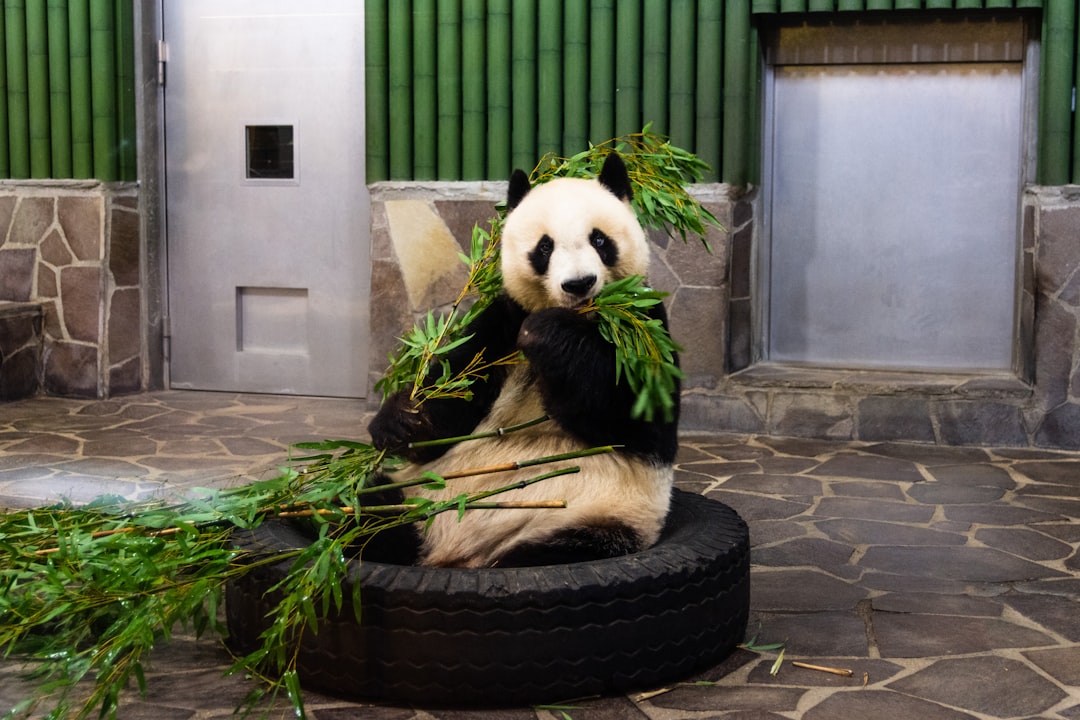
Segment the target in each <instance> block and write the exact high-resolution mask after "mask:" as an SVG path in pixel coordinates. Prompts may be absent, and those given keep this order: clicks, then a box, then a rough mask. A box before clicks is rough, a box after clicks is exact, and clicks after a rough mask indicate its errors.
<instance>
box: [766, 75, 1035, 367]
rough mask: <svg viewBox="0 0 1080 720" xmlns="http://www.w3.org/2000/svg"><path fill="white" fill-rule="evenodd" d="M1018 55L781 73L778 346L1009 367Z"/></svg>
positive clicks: (775, 138) (850, 360)
mask: <svg viewBox="0 0 1080 720" xmlns="http://www.w3.org/2000/svg"><path fill="white" fill-rule="evenodd" d="M1021 81H1022V76H1021V65H1020V64H1019V63H978V64H976V63H956V64H924V65H809V66H793V67H777V68H776V69H775V71H774V73H773V76H772V88H771V95H770V98H769V100H770V102H771V107H770V108H769V109H768V112H769V115H770V117H771V118H772V126H771V141H772V156H771V162H770V176H771V186H770V192H771V202H770V204H771V217H770V219H771V243H772V246H771V253H770V258H769V263H770V277H769V279H768V283H769V285H770V305H769V332H768V336H767V337H768V355H769V357H770V358H771V359H773V360H778V361H789V362H791V361H795V362H807V363H813V364H821V365H830V366H841V367H886V368H889V367H892V368H919V369H933V368H942V369H948V368H953V369H973V370H1007V369H1009V368H1010V367H1011V364H1012V357H1013V340H1014V336H1015V332H1014V322H1015V321H1014V306H1015V302H1016V276H1017V258H1018V226H1019V224H1018V213H1019V206H1020V181H1021V171H1020V164H1021V139H1022V137H1023V123H1022V107H1023V103H1022V82H1021Z"/></svg>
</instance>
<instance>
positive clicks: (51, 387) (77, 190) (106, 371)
mask: <svg viewBox="0 0 1080 720" xmlns="http://www.w3.org/2000/svg"><path fill="white" fill-rule="evenodd" d="M141 252H142V251H141V244H140V234H139V203H138V194H137V188H136V186H135V185H134V184H133V183H100V182H97V181H4V182H0V301H5V300H6V301H14V302H22V303H27V302H29V303H35V304H38V305H40V306H41V307H42V309H43V318H44V328H43V335H44V337H43V344H42V352H41V358H40V362H41V369H40V377H41V382H42V388H43V390H44V391H45V392H46V393H48V394H51V395H66V396H76V397H99V398H104V397H109V396H111V395H115V394H119V393H128V392H137V391H139V390H141V389H144V388H145V387H146V373H145V370H144V365H145V362H144V360H145V341H144V336H145V332H144V328H143V325H144V323H143V319H142V303H143V299H142V283H141V279H140V278H141V269H140V255H141Z"/></svg>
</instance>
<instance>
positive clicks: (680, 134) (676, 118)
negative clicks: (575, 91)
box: [667, 0, 715, 147]
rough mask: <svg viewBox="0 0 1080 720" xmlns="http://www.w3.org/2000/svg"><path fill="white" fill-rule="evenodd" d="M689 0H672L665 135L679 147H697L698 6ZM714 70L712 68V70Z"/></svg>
mask: <svg viewBox="0 0 1080 720" xmlns="http://www.w3.org/2000/svg"><path fill="white" fill-rule="evenodd" d="M694 5H695V3H694V2H692V0H672V3H671V42H670V43H669V55H670V63H669V64H670V67H671V74H670V78H671V79H670V84H669V88H668V101H667V105H668V130H669V132H668V137H670V138H671V141H672V142H673V143H675V144H676V145H679V146H681V147H696V146H697V142H696V139H695V137H694V118H695V112H694V110H695V104H696V102H697V97H696V96H695V92H694V91H695V87H696V82H695V73H694V60H695V57H694V56H695V53H696V51H697V43H696V40H695V38H694V35H695V33H696V32H697V27H698V25H697V9H696V8H695V7H694ZM714 71H715V69H714Z"/></svg>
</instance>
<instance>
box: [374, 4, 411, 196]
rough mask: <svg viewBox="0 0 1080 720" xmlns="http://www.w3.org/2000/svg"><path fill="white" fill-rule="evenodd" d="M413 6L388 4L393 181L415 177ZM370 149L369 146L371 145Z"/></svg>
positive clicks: (389, 103) (391, 169)
mask: <svg viewBox="0 0 1080 720" xmlns="http://www.w3.org/2000/svg"><path fill="white" fill-rule="evenodd" d="M410 10H411V4H410V3H407V2H391V3H390V4H389V13H388V27H389V33H388V37H387V42H388V48H389V81H390V82H389V102H388V105H389V107H388V110H389V113H390V128H389V139H390V179H391V180H409V179H410V178H411V177H412V169H413V167H412V143H413V107H412V96H413V93H412V74H413V72H412V71H413V68H412V53H411V52H410V51H409V47H410V43H411V42H412V14H411V13H410ZM368 144H369V145H370V142H369V143H368Z"/></svg>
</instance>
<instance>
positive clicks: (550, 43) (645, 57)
mask: <svg viewBox="0 0 1080 720" xmlns="http://www.w3.org/2000/svg"><path fill="white" fill-rule="evenodd" d="M432 6H434V10H432ZM366 8H367V28H366V35H367V43H368V44H367V51H368V76H367V78H368V82H367V102H368V106H367V120H368V126H367V130H368V166H367V171H368V178H369V179H370V180H371V181H376V180H385V179H395V180H411V179H417V180H419V179H427V178H430V177H431V176H432V175H431V172H430V168H431V167H432V164H431V162H430V160H429V158H428V156H429V155H430V154H431V153H432V151H431V150H430V149H427V150H425V151H424V152H421V151H420V150H421V148H420V146H419V145H418V144H417V145H415V146H414V145H413V144H411V143H410V144H408V145H409V146H408V147H406V143H405V142H404V140H405V138H404V137H403V136H405V135H407V136H408V137H416V138H423V139H425V140H426V139H427V138H437V145H438V147H437V148H436V149H435V150H434V152H435V153H437V154H438V157H439V162H438V163H437V164H436V169H435V174H434V177H436V178H438V179H441V180H461V179H501V178H504V177H506V176H507V175H508V174H509V172H510V170H511V169H513V168H514V167H523V168H528V167H531V166H532V165H533V164H534V163H535V162H536V161H537V160H538V159H539V158H540V156H541V155H542V154H543V153H545V152H548V151H556V152H559V153H562V154H571V153H574V152H577V151H579V150H581V149H583V148H584V147H585V143H586V142H587V141H593V142H599V141H602V140H606V139H608V138H610V137H613V136H616V135H621V134H624V133H628V132H634V131H637V130H640V129H641V128H642V126H644V124H645V123H647V122H651V123H652V124H653V129H655V130H657V131H659V132H662V133H664V134H667V135H669V136H670V137H671V140H672V142H674V143H675V144H677V145H680V146H682V147H686V148H689V149H691V150H693V151H694V152H696V153H697V154H698V155H699V156H700V157H702V158H703V159H704V160H705V161H707V162H708V163H709V164H710V165H711V166H712V167H713V169H714V172H713V175H712V176H711V177H710V178H708V179H710V180H717V179H718V180H723V181H725V182H729V183H733V184H743V183H746V182H752V181H754V180H756V178H757V177H758V167H757V162H758V147H759V146H760V137H759V135H760V130H759V126H760V118H759V116H758V107H759V72H760V64H759V60H758V58H759V47H758V39H757V31H756V29H755V25H754V18H755V16H758V17H760V16H765V15H771V14H774V13H803V12H808V13H817V12H852V11H854V12H865V11H874V10H888V11H898V10H899V11H907V10H944V9H961V10H971V9H1001V8H1042V9H1043V10H1042V12H1043V18H1044V22H1043V37H1042V54H1041V57H1042V66H1041V68H1040V113H1039V163H1038V166H1039V178H1038V179H1039V182H1041V183H1043V184H1047V185H1062V184H1066V183H1070V182H1073V183H1076V182H1080V123H1078V120H1077V117H1078V115H1077V113H1076V112H1075V110H1074V108H1073V87H1074V85H1075V84H1076V77H1077V73H1078V64H1080V51H1078V46H1080V28H1078V23H1077V2H1076V0H366ZM432 12H434V14H435V16H437V17H438V23H439V31H438V32H437V33H434V34H433V33H432V32H430V31H429V30H423V32H421V30H420V29H418V28H426V27H427V20H426V18H428V17H430V16H431V14H432ZM410 27H411V28H412V29H409V28H410ZM431 43H434V44H435V48H434V49H432V48H430V47H427V46H428V45H429V44H431ZM420 45H422V46H425V47H424V48H423V50H422V52H423V53H426V54H429V55H433V56H434V57H437V58H438V63H437V72H438V73H439V82H438V83H436V84H435V93H434V97H432V92H431V90H430V82H429V81H428V78H427V76H426V74H425V73H426V72H427V70H425V69H424V68H421V67H415V68H413V67H412V66H413V65H416V63H417V62H418V60H417V58H418V56H419V53H418V46H420ZM425 67H427V66H425ZM507 123H509V127H507ZM395 138H397V139H398V140H399V142H397V143H395Z"/></svg>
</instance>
